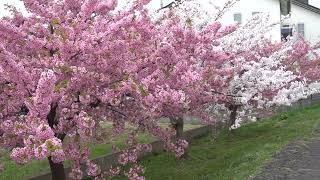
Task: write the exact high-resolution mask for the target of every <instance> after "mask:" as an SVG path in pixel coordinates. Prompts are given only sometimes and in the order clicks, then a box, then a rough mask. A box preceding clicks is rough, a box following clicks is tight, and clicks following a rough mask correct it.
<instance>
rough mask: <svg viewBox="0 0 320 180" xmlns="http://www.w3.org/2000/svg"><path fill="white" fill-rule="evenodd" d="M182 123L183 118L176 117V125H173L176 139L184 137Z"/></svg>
mask: <svg viewBox="0 0 320 180" xmlns="http://www.w3.org/2000/svg"><path fill="white" fill-rule="evenodd" d="M183 125H184V122H183V118H178V119H177V120H176V126H175V130H176V137H177V139H183V138H184V136H183Z"/></svg>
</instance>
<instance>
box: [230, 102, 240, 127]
mask: <svg viewBox="0 0 320 180" xmlns="http://www.w3.org/2000/svg"><path fill="white" fill-rule="evenodd" d="M229 110H230V111H231V113H230V118H229V123H228V128H230V127H232V126H233V125H234V124H235V123H236V119H237V110H238V106H237V105H231V106H230V107H229Z"/></svg>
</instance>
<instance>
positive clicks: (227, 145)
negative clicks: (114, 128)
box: [116, 105, 320, 180]
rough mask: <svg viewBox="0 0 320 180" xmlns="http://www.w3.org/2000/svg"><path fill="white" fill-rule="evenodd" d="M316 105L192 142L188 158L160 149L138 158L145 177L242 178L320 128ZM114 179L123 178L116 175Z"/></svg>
mask: <svg viewBox="0 0 320 180" xmlns="http://www.w3.org/2000/svg"><path fill="white" fill-rule="evenodd" d="M319 125H320V105H318V106H313V107H310V108H306V109H295V110H294V109H293V110H291V111H289V112H288V113H282V114H278V115H275V116H273V117H272V118H270V119H267V120H264V121H262V122H258V123H252V124H248V125H246V126H243V127H241V128H239V129H236V130H235V131H234V132H233V133H232V134H230V133H228V132H227V131H224V132H222V133H221V134H220V135H219V137H217V138H216V139H215V140H214V139H213V138H212V137H205V138H202V139H199V140H198V141H196V142H192V143H191V145H190V148H189V151H188V156H189V157H188V158H187V159H185V160H176V159H175V158H174V156H173V155H172V154H168V153H162V154H159V155H157V156H150V157H146V158H144V159H142V161H141V163H142V164H143V166H145V167H146V173H145V177H146V179H147V180H164V179H165V180H178V179H183V180H189V179H190V180H191V179H194V180H202V179H207V180H246V179H248V178H249V177H250V176H252V175H254V174H256V173H257V172H258V171H259V170H260V168H261V167H262V166H263V165H264V164H265V163H266V162H268V161H269V160H270V159H271V158H272V155H273V154H274V153H276V152H278V151H279V150H280V149H281V148H282V147H283V146H285V145H286V144H288V143H289V142H291V141H298V140H299V141H300V140H301V141H304V140H309V139H310V138H312V137H313V136H315V135H318V136H319V134H316V131H315V129H317V128H320V126H319ZM116 179H125V178H123V177H118V178H116Z"/></svg>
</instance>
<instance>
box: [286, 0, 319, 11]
mask: <svg viewBox="0 0 320 180" xmlns="http://www.w3.org/2000/svg"><path fill="white" fill-rule="evenodd" d="M292 4H294V5H297V6H300V7H302V8H305V9H307V10H309V11H312V12H315V13H317V14H320V9H319V8H317V7H314V6H311V5H309V4H305V3H302V2H299V1H297V0H292Z"/></svg>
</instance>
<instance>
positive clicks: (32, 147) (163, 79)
mask: <svg viewBox="0 0 320 180" xmlns="http://www.w3.org/2000/svg"><path fill="white" fill-rule="evenodd" d="M23 2H24V4H25V6H26V9H27V10H28V11H29V13H30V15H29V16H27V17H24V16H22V14H21V13H20V12H18V11H16V10H14V9H13V17H12V18H4V19H2V20H1V21H0V28H1V32H0V38H1V44H0V58H1V64H0V69H1V76H0V78H1V79H0V80H1V81H0V82H1V95H2V96H1V98H2V101H1V104H0V105H1V134H2V136H1V147H5V148H12V151H11V158H12V159H13V160H14V161H15V162H16V163H18V164H26V163H28V162H30V161H31V160H33V159H37V160H42V159H45V158H48V160H49V164H50V168H51V172H52V178H53V179H59V180H61V179H65V178H66V177H65V174H64V167H63V162H64V161H65V160H70V161H71V162H72V171H71V173H70V177H72V178H73V179H81V178H82V177H83V172H82V171H81V170H80V167H81V165H82V164H85V165H86V166H87V171H86V174H87V175H89V176H92V177H96V178H103V177H105V176H108V175H109V176H111V175H114V174H117V173H118V172H119V169H118V168H115V169H110V171H109V172H101V169H100V168H99V167H98V166H97V165H96V164H94V163H92V162H91V161H90V160H89V158H88V157H89V154H90V149H89V148H88V144H89V143H90V142H93V141H98V140H99V139H101V138H102V137H101V134H99V129H100V128H101V127H100V125H101V122H103V121H111V122H112V124H113V129H112V130H113V135H120V134H123V133H124V129H125V124H126V123H130V124H131V125H133V126H134V127H136V131H135V132H132V133H129V135H128V144H129V145H136V146H135V148H133V149H130V150H125V151H123V153H122V154H121V156H120V157H119V163H120V164H121V165H125V164H128V163H136V162H137V158H138V155H139V153H140V152H142V151H148V150H150V146H148V145H137V144H136V143H135V133H136V132H141V131H142V132H143V131H148V132H150V133H151V134H153V135H155V136H157V137H159V138H160V139H161V140H163V141H164V142H165V147H166V148H167V149H168V150H170V151H173V152H174V153H175V154H176V155H177V156H178V157H179V156H181V155H183V154H184V152H185V149H186V148H187V146H188V144H187V142H186V141H185V140H182V139H180V140H177V141H172V139H171V137H172V135H173V133H171V132H170V131H169V130H166V129H162V128H161V127H160V126H159V124H158V121H157V119H159V118H160V117H170V118H176V117H181V116H182V115H184V114H188V113H190V114H202V112H203V113H205V111H204V110H203V109H202V108H201V107H202V106H203V104H205V103H206V102H212V97H213V96H212V95H211V94H210V95H208V94H206V93H198V92H202V91H203V92H206V90H205V88H206V86H203V85H202V83H201V82H202V80H201V77H202V76H201V73H202V72H201V71H200V70H199V68H198V64H199V62H198V57H200V56H202V54H201V52H202V51H200V50H199V48H198V46H199V47H200V48H206V46H209V45H210V44H211V42H212V40H213V39H211V36H210V34H211V33H212V32H215V31H216V29H215V28H212V29H207V30H206V31H203V32H198V31H197V30H195V29H194V28H192V27H191V26H190V27H189V26H186V27H183V26H181V24H180V22H179V19H177V18H169V17H168V18H167V21H166V22H165V23H163V22H157V21H153V20H152V19H151V18H150V15H149V14H148V11H147V10H146V9H145V8H144V6H145V5H146V4H147V3H149V1H146V0H143V1H135V2H134V3H133V4H132V6H130V7H128V8H126V9H121V10H118V11H115V10H114V9H115V8H116V6H117V1H114V0H113V1H98V0H86V1H73V0H65V1H38V0H24V1H23ZM168 16H171V14H170V13H169V15H168ZM173 16H174V15H172V17H173ZM221 33H222V34H224V32H221ZM202 116H203V117H206V118H207V116H204V114H202ZM207 119H208V118H207ZM142 171H143V170H142V169H141V167H140V166H138V165H134V166H133V167H132V168H131V169H129V171H127V172H125V174H126V175H127V176H128V177H129V178H130V179H138V178H142V177H140V176H139V174H140V173H141V172H142Z"/></svg>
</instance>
